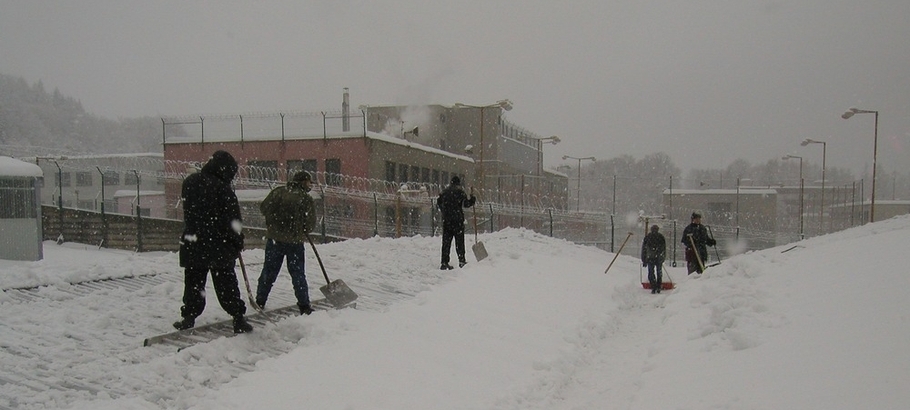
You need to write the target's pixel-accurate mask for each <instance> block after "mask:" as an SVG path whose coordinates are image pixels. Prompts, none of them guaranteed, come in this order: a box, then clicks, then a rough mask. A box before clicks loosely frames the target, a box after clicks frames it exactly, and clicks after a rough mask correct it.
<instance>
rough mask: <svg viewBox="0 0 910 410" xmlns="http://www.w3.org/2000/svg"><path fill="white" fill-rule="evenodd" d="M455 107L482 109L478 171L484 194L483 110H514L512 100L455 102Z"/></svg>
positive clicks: (481, 190) (481, 189)
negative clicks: (489, 102)
mask: <svg viewBox="0 0 910 410" xmlns="http://www.w3.org/2000/svg"><path fill="white" fill-rule="evenodd" d="M455 108H478V109H480V168H479V171H480V172H478V173H479V174H480V175H479V179H480V192H481V195H482V194H483V188H484V174H483V151H484V144H483V125H484V118H483V112H484V110H486V109H487V108H501V109H503V110H506V111H511V110H512V102H511V101H509V100H508V99H505V100H499V101H497V102H496V103H495V104H488V105H468V104H462V103H455Z"/></svg>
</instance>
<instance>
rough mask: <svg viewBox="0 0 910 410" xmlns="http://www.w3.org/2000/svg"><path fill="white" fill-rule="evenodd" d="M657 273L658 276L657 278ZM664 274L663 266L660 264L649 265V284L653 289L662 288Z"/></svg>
mask: <svg viewBox="0 0 910 410" xmlns="http://www.w3.org/2000/svg"><path fill="white" fill-rule="evenodd" d="M655 271H657V272H656V273H657V275H656V276H655ZM663 278H664V272H663V265H661V264H659V263H649V264H648V282H650V283H651V289H656V288H660V285H661V283H663Z"/></svg>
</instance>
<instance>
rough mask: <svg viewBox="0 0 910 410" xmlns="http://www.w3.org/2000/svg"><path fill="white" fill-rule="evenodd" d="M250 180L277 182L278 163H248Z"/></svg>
mask: <svg viewBox="0 0 910 410" xmlns="http://www.w3.org/2000/svg"><path fill="white" fill-rule="evenodd" d="M247 165H249V167H250V174H249V178H250V179H259V180H266V181H277V180H278V161H248V162H247Z"/></svg>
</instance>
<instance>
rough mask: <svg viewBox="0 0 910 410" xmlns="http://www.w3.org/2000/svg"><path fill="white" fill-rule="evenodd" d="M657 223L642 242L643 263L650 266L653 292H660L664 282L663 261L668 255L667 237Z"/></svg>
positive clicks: (650, 281)
mask: <svg viewBox="0 0 910 410" xmlns="http://www.w3.org/2000/svg"><path fill="white" fill-rule="evenodd" d="M659 230H660V228H658V227H657V225H651V232H649V233H648V234H647V235H645V239H644V240H643V241H642V243H641V263H642V265H643V266H647V267H648V282H649V283H650V284H651V293H660V287H661V285H662V283H663V263H664V259H666V257H667V239H666V238H664V235H663V234H661V233H660V232H658V231H659Z"/></svg>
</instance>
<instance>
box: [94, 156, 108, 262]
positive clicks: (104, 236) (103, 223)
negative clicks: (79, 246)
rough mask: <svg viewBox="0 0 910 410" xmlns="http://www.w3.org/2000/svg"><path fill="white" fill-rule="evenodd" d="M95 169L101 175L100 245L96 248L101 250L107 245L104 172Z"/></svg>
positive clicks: (99, 168)
mask: <svg viewBox="0 0 910 410" xmlns="http://www.w3.org/2000/svg"><path fill="white" fill-rule="evenodd" d="M95 169H97V170H98V173H99V174H101V244H100V245H98V247H99V248H102V247H104V246H105V245H106V244H107V216H106V215H105V213H104V172H101V167H95Z"/></svg>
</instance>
